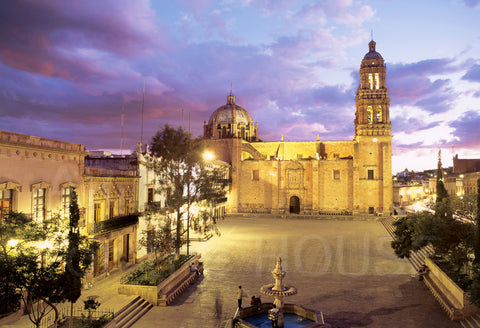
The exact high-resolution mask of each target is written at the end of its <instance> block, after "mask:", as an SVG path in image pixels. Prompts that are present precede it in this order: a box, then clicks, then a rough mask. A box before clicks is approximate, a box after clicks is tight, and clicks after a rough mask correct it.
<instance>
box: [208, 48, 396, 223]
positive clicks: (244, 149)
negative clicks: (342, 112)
mask: <svg viewBox="0 0 480 328" xmlns="http://www.w3.org/2000/svg"><path fill="white" fill-rule="evenodd" d="M375 45H376V44H375V42H374V41H373V40H372V41H370V43H369V44H368V46H369V52H368V53H367V54H366V55H365V56H364V57H363V60H362V62H361V65H360V85H359V87H358V89H357V94H356V97H355V100H356V111H355V120H354V123H355V131H354V135H353V140H346V141H324V140H319V138H318V137H317V140H315V141H292V142H287V141H283V137H282V140H280V141H275V142H262V141H260V139H259V138H258V128H259V127H258V124H255V123H254V121H253V118H252V117H251V115H250V114H249V113H248V112H247V111H246V110H245V109H244V108H242V107H240V106H238V105H237V104H235V96H234V95H233V94H232V92H230V95H228V97H227V104H226V105H224V106H222V107H220V108H218V109H217V110H215V111H214V112H213V114H212V115H211V117H210V119H209V121H208V123H206V122H205V124H204V137H205V139H206V142H207V144H208V148H209V149H210V150H211V151H213V152H214V153H215V156H216V158H217V159H219V160H223V161H225V162H227V163H229V164H230V165H231V180H232V184H231V190H230V195H229V198H228V203H227V212H229V213H252V212H253V213H272V214H288V213H295V214H312V215H316V214H342V213H344V214H345V213H348V214H382V213H383V214H384V215H385V214H387V215H388V214H389V213H390V212H391V211H392V147H391V140H392V135H391V128H392V127H391V123H390V116H389V105H390V99H389V97H388V89H387V86H386V80H385V72H386V67H385V64H384V60H383V57H382V56H381V55H380V54H379V53H378V52H377V51H376V50H375ZM352 112H353V111H352Z"/></svg>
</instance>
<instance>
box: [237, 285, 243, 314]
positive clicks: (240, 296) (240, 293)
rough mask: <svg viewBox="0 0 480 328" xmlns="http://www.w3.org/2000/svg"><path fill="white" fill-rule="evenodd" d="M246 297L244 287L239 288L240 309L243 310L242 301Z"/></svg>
mask: <svg viewBox="0 0 480 328" xmlns="http://www.w3.org/2000/svg"><path fill="white" fill-rule="evenodd" d="M244 297H245V293H244V292H243V289H242V286H238V291H237V300H238V308H239V309H241V308H242V299H243V298H244Z"/></svg>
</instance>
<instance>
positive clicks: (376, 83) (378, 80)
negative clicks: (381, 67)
mask: <svg viewBox="0 0 480 328" xmlns="http://www.w3.org/2000/svg"><path fill="white" fill-rule="evenodd" d="M375 89H380V79H379V77H378V73H375Z"/></svg>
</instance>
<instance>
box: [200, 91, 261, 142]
mask: <svg viewBox="0 0 480 328" xmlns="http://www.w3.org/2000/svg"><path fill="white" fill-rule="evenodd" d="M203 136H204V137H205V138H209V139H224V138H241V139H244V140H246V141H249V142H251V141H257V140H258V134H257V124H254V122H253V119H252V117H251V116H250V114H249V113H248V112H247V111H246V110H245V109H243V108H242V107H240V106H238V105H237V104H235V96H234V95H233V94H232V91H230V94H229V95H228V96H227V104H226V105H223V106H222V107H219V108H217V109H216V110H215V111H214V112H213V114H212V115H211V116H210V119H209V120H208V124H207V122H205V123H204V125H203Z"/></svg>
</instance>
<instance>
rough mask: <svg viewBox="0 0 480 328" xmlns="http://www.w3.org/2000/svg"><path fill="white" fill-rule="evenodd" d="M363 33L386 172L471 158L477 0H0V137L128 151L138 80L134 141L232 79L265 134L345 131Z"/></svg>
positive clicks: (214, 97)
mask: <svg viewBox="0 0 480 328" xmlns="http://www.w3.org/2000/svg"><path fill="white" fill-rule="evenodd" d="M372 31H373V39H374V40H375V41H376V42H377V51H378V52H379V53H380V54H381V55H382V56H383V58H384V59H385V62H386V65H387V87H388V88H389V96H390V99H391V102H390V118H391V122H392V130H393V131H392V134H393V135H394V138H393V143H392V148H393V159H392V164H393V173H395V172H398V171H400V170H404V169H405V168H408V169H410V170H412V169H414V170H424V169H431V168H435V167H436V162H437V152H438V150H439V149H441V150H442V159H443V164H444V166H451V165H452V157H453V156H454V155H455V154H458V155H459V157H460V158H480V0H441V1H438V0H430V1H428V0H422V1H415V2H411V1H396V0H395V1H394V0H392V1H389V0H372V1H356V0H326V1H299V0H219V1H214V0H176V1H174V0H172V1H167V0H162V1H159V0H157V1H154V0H152V1H148V0H135V1H131V0H128V1H127V0H108V1H107V0H102V1H98V0H96V1H90V0H72V1H64V0H48V1H46V0H45V1H42V0H25V1H22V0H19V1H4V2H2V4H1V5H0V130H5V131H11V132H16V133H23V134H29V135H34V136H39V137H45V138H51V139H58V140H63V141H69V142H75V143H82V144H85V146H86V148H87V150H98V149H105V150H114V151H116V152H118V153H119V152H120V149H121V147H123V149H122V152H123V153H124V154H126V153H130V152H131V151H132V150H133V149H135V148H136V143H137V142H139V141H140V139H141V137H142V133H141V127H142V120H141V118H142V93H143V86H144V83H145V106H144V114H143V117H144V121H143V142H144V143H146V142H149V141H150V140H151V137H152V136H153V135H154V133H155V132H156V131H157V130H158V129H159V128H160V127H161V126H163V125H164V124H165V123H169V124H171V125H174V126H179V125H181V124H182V112H183V113H184V114H183V122H184V126H185V127H186V129H188V116H189V114H190V126H191V131H192V133H193V135H194V136H198V135H200V134H202V133H203V122H204V121H205V120H206V121H208V119H209V117H210V114H211V113H212V112H213V111H214V110H215V109H216V108H218V107H220V106H222V105H224V104H225V103H226V101H227V95H228V94H229V93H230V90H231V88H232V89H233V93H234V95H235V96H236V102H237V104H239V105H240V106H242V107H243V108H245V109H246V110H247V111H248V112H249V113H250V114H251V115H252V117H253V119H254V120H255V121H257V122H258V125H259V137H260V138H261V139H262V140H264V141H276V140H280V137H281V135H282V134H283V136H284V139H285V141H297V140H306V141H308V140H316V137H317V134H318V135H319V136H320V139H321V140H351V139H352V138H353V134H354V125H353V120H354V117H355V93H356V89H357V87H358V84H359V68H360V62H361V60H362V58H363V56H364V55H365V53H367V52H368V42H369V41H370V39H371V35H372ZM122 109H123V111H124V128H123V131H124V133H123V135H124V138H123V143H122V138H121V135H122V133H121V131H122V128H121V126H122V124H121V121H122V119H121V118H122Z"/></svg>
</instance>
